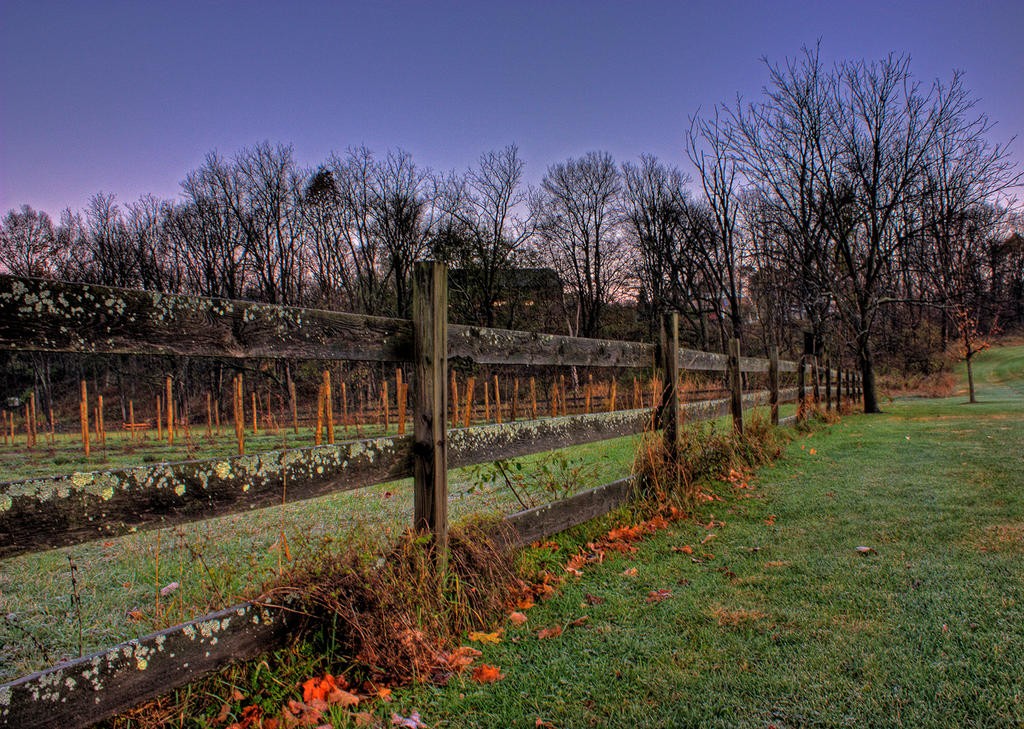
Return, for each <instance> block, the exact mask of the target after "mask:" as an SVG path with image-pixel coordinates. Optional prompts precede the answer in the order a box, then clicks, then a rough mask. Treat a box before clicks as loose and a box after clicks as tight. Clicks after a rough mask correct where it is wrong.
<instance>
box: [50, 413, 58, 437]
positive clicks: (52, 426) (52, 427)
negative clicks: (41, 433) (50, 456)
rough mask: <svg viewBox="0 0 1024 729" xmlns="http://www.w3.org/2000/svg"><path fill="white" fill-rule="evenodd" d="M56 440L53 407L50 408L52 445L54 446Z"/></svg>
mask: <svg viewBox="0 0 1024 729" xmlns="http://www.w3.org/2000/svg"><path fill="white" fill-rule="evenodd" d="M56 441H57V434H56V433H55V432H54V422H53V408H50V446H51V447H52V446H53V445H54V444H55V443H56Z"/></svg>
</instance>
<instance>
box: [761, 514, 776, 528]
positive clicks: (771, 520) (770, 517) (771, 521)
mask: <svg viewBox="0 0 1024 729" xmlns="http://www.w3.org/2000/svg"><path fill="white" fill-rule="evenodd" d="M775 519H776V517H775V514H769V515H768V518H767V519H765V520H764V523H765V524H767V525H768V526H771V525H772V524H774V523H775Z"/></svg>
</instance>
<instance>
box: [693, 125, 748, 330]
mask: <svg viewBox="0 0 1024 729" xmlns="http://www.w3.org/2000/svg"><path fill="white" fill-rule="evenodd" d="M686 155H687V157H688V158H689V159H690V162H691V164H693V166H694V168H695V169H696V171H697V178H698V181H699V182H700V189H701V191H702V192H703V200H702V202H703V206H704V209H703V210H700V209H699V208H697V209H694V210H693V211H692V213H693V214H691V216H690V218H691V222H690V225H691V226H692V227H693V228H694V229H695V230H696V231H699V233H697V235H695V236H694V237H693V240H694V242H695V243H697V244H698V248H697V252H698V255H699V258H698V260H699V261H700V262H701V264H702V267H703V272H704V276H705V278H706V279H707V280H708V282H709V283H710V284H711V285H712V287H713V291H714V294H715V295H714V297H713V298H712V302H711V303H712V306H713V308H714V310H715V311H716V313H717V314H718V318H719V321H720V322H721V321H724V320H725V319H728V321H729V324H730V327H731V330H732V331H731V334H732V336H734V337H736V338H737V339H742V338H743V311H742V306H743V276H742V267H743V265H744V260H745V258H746V256H747V250H746V247H745V244H744V243H745V241H744V237H743V231H742V229H741V225H740V212H741V203H740V188H739V182H740V180H739V166H738V164H737V160H736V157H735V155H734V154H733V153H732V151H731V149H730V144H729V138H728V132H727V130H726V128H725V126H724V125H723V124H722V122H721V121H720V119H719V115H718V112H717V111H716V112H715V115H714V116H713V117H711V118H707V119H705V118H701V117H694V118H693V120H692V121H691V123H690V129H689V132H688V133H687V135H686Z"/></svg>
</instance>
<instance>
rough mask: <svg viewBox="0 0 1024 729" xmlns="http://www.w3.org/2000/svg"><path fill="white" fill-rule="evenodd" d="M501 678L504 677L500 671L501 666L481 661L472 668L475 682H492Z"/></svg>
mask: <svg viewBox="0 0 1024 729" xmlns="http://www.w3.org/2000/svg"><path fill="white" fill-rule="evenodd" d="M503 678H505V674H503V673H502V672H501V666H492V665H490V664H487V663H482V664H480V665H479V666H477V667H476V668H474V669H473V680H474V681H476V682H477V683H494V682H495V681H500V680H501V679H503Z"/></svg>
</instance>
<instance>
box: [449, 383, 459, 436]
mask: <svg viewBox="0 0 1024 729" xmlns="http://www.w3.org/2000/svg"><path fill="white" fill-rule="evenodd" d="M451 389H452V393H451V395H452V425H451V427H453V428H456V427H458V425H459V404H460V401H459V379H458V377H456V376H455V370H452V385H451Z"/></svg>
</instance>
